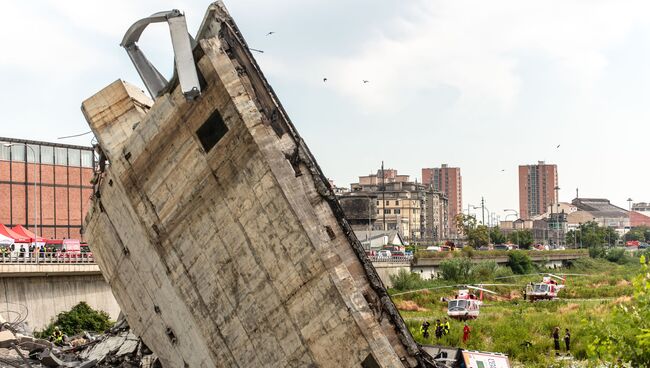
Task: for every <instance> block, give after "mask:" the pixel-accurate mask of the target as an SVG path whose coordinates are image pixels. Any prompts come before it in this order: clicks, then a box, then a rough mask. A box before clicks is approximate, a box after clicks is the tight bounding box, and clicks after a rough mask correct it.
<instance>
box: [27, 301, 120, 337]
mask: <svg viewBox="0 0 650 368" xmlns="http://www.w3.org/2000/svg"><path fill="white" fill-rule="evenodd" d="M55 326H58V327H59V328H60V329H61V332H63V334H65V335H68V336H72V335H76V334H78V333H80V332H83V331H92V332H103V331H105V330H107V329H109V328H111V326H113V322H112V321H111V320H110V317H109V316H108V313H106V312H104V311H96V310H94V309H92V308H91V307H90V306H89V305H88V304H86V302H81V303H79V304H77V305H75V306H74V307H72V309H70V311H68V312H61V313H59V314H58V315H57V317H56V320H54V321H52V323H50V324H49V325H48V326H47V328H45V330H43V331H42V332H41V333H36V334H35V335H37V336H40V337H49V336H51V335H52V332H53V331H54V327H55Z"/></svg>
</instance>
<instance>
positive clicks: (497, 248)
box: [494, 244, 512, 250]
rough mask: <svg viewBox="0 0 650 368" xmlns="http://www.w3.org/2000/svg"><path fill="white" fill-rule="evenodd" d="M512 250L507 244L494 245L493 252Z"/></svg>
mask: <svg viewBox="0 0 650 368" xmlns="http://www.w3.org/2000/svg"><path fill="white" fill-rule="evenodd" d="M511 249H512V248H511V247H510V246H509V245H508V244H496V245H495V246H494V250H511Z"/></svg>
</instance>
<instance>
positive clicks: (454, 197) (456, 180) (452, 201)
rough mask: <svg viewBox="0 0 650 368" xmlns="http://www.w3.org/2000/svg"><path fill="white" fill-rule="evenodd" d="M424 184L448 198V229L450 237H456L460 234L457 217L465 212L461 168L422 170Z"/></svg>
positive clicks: (443, 165) (442, 167)
mask: <svg viewBox="0 0 650 368" xmlns="http://www.w3.org/2000/svg"><path fill="white" fill-rule="evenodd" d="M422 184H424V185H430V186H432V187H433V190H434V191H437V192H442V193H444V194H445V196H447V201H448V206H449V209H448V211H449V212H448V216H447V228H448V229H449V232H450V235H452V237H455V235H457V234H458V232H457V231H458V230H457V229H456V216H457V215H458V214H459V213H462V212H463V181H462V177H461V175H460V168H459V167H449V166H447V164H442V165H441V166H440V167H436V168H426V169H422Z"/></svg>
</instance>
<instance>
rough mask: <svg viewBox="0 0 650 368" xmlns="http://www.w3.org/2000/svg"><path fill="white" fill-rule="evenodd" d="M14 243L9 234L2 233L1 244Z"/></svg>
mask: <svg viewBox="0 0 650 368" xmlns="http://www.w3.org/2000/svg"><path fill="white" fill-rule="evenodd" d="M13 243H14V240H13V239H11V238H10V237H8V236H4V235H2V234H0V245H11V244H13Z"/></svg>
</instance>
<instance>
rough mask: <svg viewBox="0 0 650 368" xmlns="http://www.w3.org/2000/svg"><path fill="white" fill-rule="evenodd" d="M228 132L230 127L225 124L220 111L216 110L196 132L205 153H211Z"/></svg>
mask: <svg viewBox="0 0 650 368" xmlns="http://www.w3.org/2000/svg"><path fill="white" fill-rule="evenodd" d="M227 132H228V127H227V126H226V124H225V123H224V122H223V119H222V118H221V114H219V111H217V110H215V111H214V112H213V113H212V115H210V117H209V118H208V120H206V122H205V123H203V125H201V127H200V128H199V129H198V130H197V131H196V136H197V137H198V138H199V141H200V142H201V145H202V146H203V149H204V150H205V153H208V152H210V150H211V149H212V147H214V146H215V145H216V144H217V142H219V140H221V138H223V136H224V135H226V133H227Z"/></svg>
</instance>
